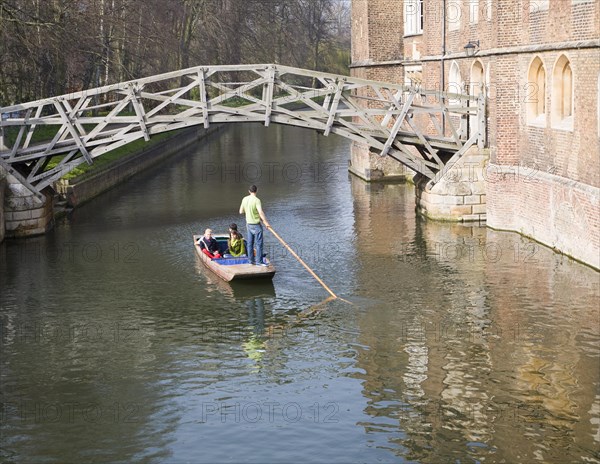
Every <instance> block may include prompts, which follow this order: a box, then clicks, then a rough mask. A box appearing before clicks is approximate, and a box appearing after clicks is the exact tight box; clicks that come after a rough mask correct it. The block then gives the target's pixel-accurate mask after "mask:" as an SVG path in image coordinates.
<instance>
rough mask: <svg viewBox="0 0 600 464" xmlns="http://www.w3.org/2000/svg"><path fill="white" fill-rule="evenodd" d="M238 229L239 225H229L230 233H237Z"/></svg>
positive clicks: (233, 223)
mask: <svg viewBox="0 0 600 464" xmlns="http://www.w3.org/2000/svg"><path fill="white" fill-rule="evenodd" d="M237 230H238V228H237V224H236V223H235V222H232V223H231V224H229V232H233V231H236V232H237Z"/></svg>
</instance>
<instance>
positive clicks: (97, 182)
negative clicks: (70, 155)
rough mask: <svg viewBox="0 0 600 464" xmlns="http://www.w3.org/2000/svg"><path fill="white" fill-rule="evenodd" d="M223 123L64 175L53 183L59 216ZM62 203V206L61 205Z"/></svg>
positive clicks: (205, 134)
mask: <svg viewBox="0 0 600 464" xmlns="http://www.w3.org/2000/svg"><path fill="white" fill-rule="evenodd" d="M221 127H222V126H219V125H216V126H211V127H209V128H208V129H204V128H198V127H193V128H190V129H186V130H184V131H181V132H180V133H178V135H176V136H175V137H170V138H167V139H165V140H162V141H160V142H159V143H157V144H154V145H152V146H149V147H147V148H144V149H142V150H141V151H140V152H138V153H135V154H132V155H129V156H127V157H125V158H120V159H117V160H115V161H113V162H111V163H109V164H107V165H105V166H102V167H101V168H100V169H96V170H90V171H88V172H84V173H82V174H81V175H78V176H76V177H72V178H63V179H60V180H58V181H57V182H56V183H55V184H54V188H55V190H56V192H57V196H58V207H57V208H56V209H55V211H56V214H57V215H59V216H60V215H62V214H64V212H65V207H66V208H75V207H77V206H80V205H82V204H83V203H86V202H87V201H89V200H91V199H92V198H95V197H97V196H98V195H100V194H101V193H103V192H105V191H107V190H109V189H111V188H113V187H115V186H116V185H118V184H120V183H122V182H125V181H126V180H127V179H129V178H130V177H132V176H134V175H136V174H138V173H140V172H142V171H145V170H146V169H148V168H150V167H152V166H154V165H155V164H157V163H159V162H161V161H163V160H165V159H166V158H168V157H170V156H172V155H174V154H176V153H178V152H180V151H181V150H182V149H184V148H186V147H188V146H189V145H192V144H193V143H196V142H197V141H199V140H202V139H204V138H205V137H207V136H208V135H210V134H212V133H214V132H216V131H218V130H220V128H221ZM61 206H63V207H62V208H61Z"/></svg>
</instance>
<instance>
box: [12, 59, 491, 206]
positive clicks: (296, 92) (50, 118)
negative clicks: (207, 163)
mask: <svg viewBox="0 0 600 464" xmlns="http://www.w3.org/2000/svg"><path fill="white" fill-rule="evenodd" d="M484 102H485V99H484V98H483V95H481V96H480V97H475V96H471V95H463V94H450V93H445V92H438V91H428V90H423V89H421V88H416V87H409V86H403V85H399V84H390V83H384V82H375V81H369V80H364V79H357V78H353V77H348V76H341V75H334V74H327V73H321V72H316V71H310V70H304V69H298V68H291V67H287V66H280V65H272V64H269V65H236V66H199V67H194V68H189V69H185V70H181V71H175V72H170V73H167V74H161V75H157V76H152V77H147V78H143V79H137V80H133V81H129V82H123V83H118V84H114V85H108V86H105V87H100V88H96V89H90V90H84V91H81V92H75V93H72V94H68V95H61V96H58V97H52V98H46V99H43V100H38V101H34V102H29V103H22V104H18V105H12V106H6V107H1V108H0V165H2V166H3V167H4V168H6V170H8V172H9V173H11V174H12V175H14V176H15V177H16V178H17V179H18V180H19V181H20V182H22V183H23V184H24V185H25V186H26V187H28V188H29V189H30V190H31V191H32V192H33V193H34V194H36V195H37V196H38V197H39V198H42V190H44V189H45V188H47V187H52V186H53V183H54V182H55V181H56V180H58V179H59V178H60V177H62V176H64V175H65V174H66V173H68V172H69V171H71V170H72V169H74V168H75V167H76V166H78V165H80V164H81V163H86V162H87V163H89V164H91V163H93V161H94V159H95V158H97V157H99V156H102V155H103V154H105V153H107V152H109V151H111V150H114V149H115V148H118V147H120V146H122V145H126V144H128V143H130V142H132V141H134V140H138V139H141V138H143V139H145V140H149V139H150V137H151V136H152V135H155V134H159V133H162V132H167V131H172V130H176V129H181V128H185V127H190V126H204V127H209V126H210V125H211V124H217V123H231V122H259V123H262V124H264V125H265V126H268V125H269V124H270V123H278V124H286V125H292V126H299V127H305V128H309V129H314V130H316V131H319V132H322V133H323V134H324V135H329V134H330V133H333V134H338V135H341V136H343V137H346V138H348V139H350V140H353V141H355V142H359V143H361V144H365V145H368V146H369V147H370V148H371V150H372V151H374V152H376V153H379V154H380V155H381V156H390V157H392V158H394V159H396V160H397V161H399V162H400V163H402V164H404V165H405V166H408V167H409V168H411V169H412V170H414V171H416V172H418V173H420V174H422V175H424V176H426V177H428V178H430V179H432V180H434V181H438V180H439V179H440V178H441V176H443V174H444V173H445V172H446V171H447V170H448V169H449V167H450V166H451V165H452V164H454V163H455V162H456V161H457V160H458V159H459V158H460V157H461V156H462V155H463V154H464V153H465V152H466V150H467V149H468V148H469V147H471V146H472V145H474V144H478V145H479V146H483V145H484V143H485V106H484V105H485V103H484ZM42 126H52V129H50V130H48V128H45V130H41V128H42ZM41 134H45V140H43V138H44V137H42V136H41ZM48 134H49V135H48ZM50 138H51V139H50ZM49 139H50V140H49Z"/></svg>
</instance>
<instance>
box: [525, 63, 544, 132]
mask: <svg viewBox="0 0 600 464" xmlns="http://www.w3.org/2000/svg"><path fill="white" fill-rule="evenodd" d="M525 95H526V100H525V103H526V104H527V122H528V123H533V124H544V125H545V121H546V69H545V68H544V63H542V60H540V59H539V58H535V59H534V60H533V61H532V62H531V65H530V66H529V72H528V74H527V85H526V88H525Z"/></svg>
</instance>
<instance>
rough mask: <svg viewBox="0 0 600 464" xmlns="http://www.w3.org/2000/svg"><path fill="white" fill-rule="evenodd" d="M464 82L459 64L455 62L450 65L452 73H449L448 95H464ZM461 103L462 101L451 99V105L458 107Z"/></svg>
mask: <svg viewBox="0 0 600 464" xmlns="http://www.w3.org/2000/svg"><path fill="white" fill-rule="evenodd" d="M463 85H464V84H463V80H462V77H461V76H460V68H459V67H458V63H456V61H453V62H452V64H451V65H450V72H449V73H448V93H464V92H463V90H464V89H463ZM459 103H460V99H458V98H456V99H454V98H453V99H451V100H450V104H452V105H456V104H459Z"/></svg>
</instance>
